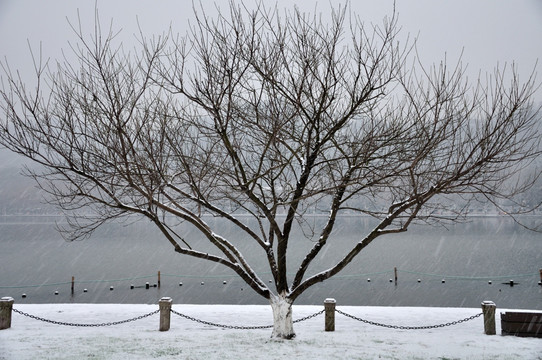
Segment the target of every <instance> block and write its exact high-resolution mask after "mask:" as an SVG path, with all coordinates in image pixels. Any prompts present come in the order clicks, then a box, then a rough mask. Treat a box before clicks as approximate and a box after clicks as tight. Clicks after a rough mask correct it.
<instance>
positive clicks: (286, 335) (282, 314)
mask: <svg viewBox="0 0 542 360" xmlns="http://www.w3.org/2000/svg"><path fill="white" fill-rule="evenodd" d="M269 302H270V303H271V308H272V309H273V333H272V334H271V337H272V338H275V339H288V340H290V339H293V338H294V337H295V332H294V323H293V320H292V301H291V300H290V299H287V298H286V297H285V296H284V295H278V296H274V295H273V296H271V298H270V299H269Z"/></svg>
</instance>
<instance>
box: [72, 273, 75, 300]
mask: <svg viewBox="0 0 542 360" xmlns="http://www.w3.org/2000/svg"><path fill="white" fill-rule="evenodd" d="M74 290H75V276H72V295H73V293H74Z"/></svg>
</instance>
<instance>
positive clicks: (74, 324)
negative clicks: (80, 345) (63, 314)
mask: <svg viewBox="0 0 542 360" xmlns="http://www.w3.org/2000/svg"><path fill="white" fill-rule="evenodd" d="M12 310H13V311H14V312H16V313H19V314H21V315H23V316H26V317H29V318H31V319H34V320H39V321H44V322H48V323H51V324H55V325H65V326H79V327H100V326H113V325H120V324H125V323H127V322H131V321H136V320H141V319H144V318H146V317H149V316H152V315H154V314H157V313H158V312H160V309H158V310H155V311H153V312H150V313H148V314H145V315H141V316H138V317H135V318H132V319H128V320H121V321H114V322H108V323H100V324H76V323H69V322H62V321H55V320H49V319H44V318H41V317H39V316H35V315H31V314H27V313H25V312H22V311H19V310H17V309H15V308H13V309H12Z"/></svg>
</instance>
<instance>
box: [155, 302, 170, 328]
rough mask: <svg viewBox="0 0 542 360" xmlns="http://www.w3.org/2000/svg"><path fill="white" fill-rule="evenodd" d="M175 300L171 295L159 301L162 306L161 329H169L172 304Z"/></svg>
mask: <svg viewBox="0 0 542 360" xmlns="http://www.w3.org/2000/svg"><path fill="white" fill-rule="evenodd" d="M172 303H173V300H172V299H171V298H170V297H163V298H161V299H160V301H159V302H158V306H159V307H160V331H168V330H169V324H170V319H171V304H172Z"/></svg>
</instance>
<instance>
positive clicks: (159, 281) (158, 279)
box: [158, 270, 160, 288]
mask: <svg viewBox="0 0 542 360" xmlns="http://www.w3.org/2000/svg"><path fill="white" fill-rule="evenodd" d="M158 287H159V288H160V270H158Z"/></svg>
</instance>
